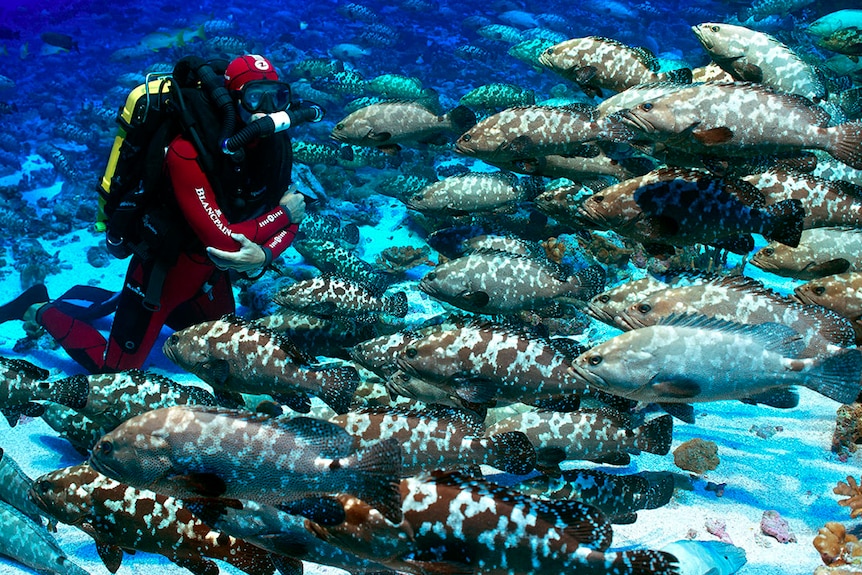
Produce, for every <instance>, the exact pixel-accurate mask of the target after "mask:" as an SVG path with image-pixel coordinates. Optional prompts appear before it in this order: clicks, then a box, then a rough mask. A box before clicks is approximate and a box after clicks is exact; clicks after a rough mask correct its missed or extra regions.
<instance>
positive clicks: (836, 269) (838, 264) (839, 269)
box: [803, 258, 850, 277]
mask: <svg viewBox="0 0 862 575" xmlns="http://www.w3.org/2000/svg"><path fill="white" fill-rule="evenodd" d="M849 269H850V262H849V261H847V260H846V259H844V258H835V259H834V260H829V261H828V262H822V263H819V264H809V265H807V266H805V268H804V270H803V271H805V272H806V273H809V274H811V275H813V276H816V277H823V276H831V275H834V274H843V273H844V272H846V271H847V270H849Z"/></svg>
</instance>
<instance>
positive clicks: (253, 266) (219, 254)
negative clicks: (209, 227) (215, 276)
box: [207, 233, 266, 273]
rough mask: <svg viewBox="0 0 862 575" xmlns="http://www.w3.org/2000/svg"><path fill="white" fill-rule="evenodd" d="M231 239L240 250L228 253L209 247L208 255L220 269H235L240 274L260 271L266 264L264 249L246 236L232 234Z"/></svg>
mask: <svg viewBox="0 0 862 575" xmlns="http://www.w3.org/2000/svg"><path fill="white" fill-rule="evenodd" d="M230 237H231V238H233V239H234V240H236V242H237V243H238V244H239V250H237V251H235V252H228V251H225V250H220V249H218V248H214V247H212V246H208V247H207V255H209V257H210V259H211V260H212V261H213V263H214V264H215V265H216V267H217V268H219V269H223V270H224V269H228V268H230V269H234V270H236V271H238V272H243V273H250V272H253V271H256V270H259V269H260V268H261V266H263V265H264V264H265V263H266V252H264V251H263V248H262V247H260V246H259V245H257V244H256V243H254V242H253V241H251V240H250V239H248V238H247V237H245V235H244V234H236V233H232V234H231V235H230Z"/></svg>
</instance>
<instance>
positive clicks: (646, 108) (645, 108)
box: [641, 102, 652, 112]
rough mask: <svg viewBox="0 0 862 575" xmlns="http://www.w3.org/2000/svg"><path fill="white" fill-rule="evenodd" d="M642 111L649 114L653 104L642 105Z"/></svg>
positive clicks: (645, 103)
mask: <svg viewBox="0 0 862 575" xmlns="http://www.w3.org/2000/svg"><path fill="white" fill-rule="evenodd" d="M641 110H643V111H644V112H649V111H650V110H652V102H644V103H643V104H641Z"/></svg>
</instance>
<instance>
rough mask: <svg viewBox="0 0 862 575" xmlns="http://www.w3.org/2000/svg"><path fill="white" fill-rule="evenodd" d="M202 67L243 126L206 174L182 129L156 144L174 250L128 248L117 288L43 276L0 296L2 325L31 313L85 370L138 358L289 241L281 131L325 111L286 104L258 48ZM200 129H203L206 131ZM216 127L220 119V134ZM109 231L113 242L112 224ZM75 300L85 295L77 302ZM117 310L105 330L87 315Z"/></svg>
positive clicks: (286, 152)
mask: <svg viewBox="0 0 862 575" xmlns="http://www.w3.org/2000/svg"><path fill="white" fill-rule="evenodd" d="M198 60H199V59H198ZM199 63H200V64H203V62H202V61H201V62H199ZM207 66H208V65H207ZM206 70H207V71H208V73H209V74H210V76H212V77H213V79H214V82H213V84H214V85H215V88H214V90H213V92H214V93H215V92H218V94H215V96H214V97H213V98H207V101H208V102H212V101H215V102H216V103H217V104H218V102H219V96H221V97H222V99H223V100H227V98H228V96H227V94H229V98H230V99H229V100H227V104H222V105H221V106H220V109H221V108H224V109H226V110H227V112H230V114H228V115H231V114H232V115H235V118H232V119H231V120H232V124H231V125H233V126H235V127H237V128H239V129H238V130H236V131H233V132H232V134H231V133H229V134H227V135H228V136H230V137H229V138H227V139H224V140H219V142H220V147H221V150H217V151H216V152H215V153H213V154H209V155H210V156H211V157H215V158H216V161H215V162H211V164H213V165H214V166H215V168H216V169H215V173H212V174H208V172H207V171H205V170H204V168H203V167H202V166H205V165H207V162H206V161H203V160H205V158H202V157H201V156H203V155H205V153H203V154H202V153H201V152H199V146H198V147H196V146H195V143H193V141H192V139H190V138H189V137H188V135H187V134H186V133H185V132H182V133H180V134H179V135H177V136H176V137H174V138H173V140H172V141H170V144H169V145H168V146H167V150H166V151H164V148H163V147H162V148H161V149H160V150H159V153H160V154H161V153H162V151H164V157H163V162H162V164H161V166H159V167H160V168H161V169H160V172H161V173H160V179H159V180H158V182H159V184H158V185H159V194H158V195H159V196H161V199H160V203H161V204H162V206H161V208H162V209H161V213H162V215H163V216H166V217H167V220H166V221H167V222H168V223H169V225H167V226H165V227H164V229H166V230H167V231H166V232H165V233H166V237H165V238H163V239H162V241H161V243H160V244H159V245H161V246H162V247H161V248H160V249H161V250H163V251H168V252H170V251H172V252H173V253H170V254H169V255H167V256H166V257H142V256H141V255H139V254H137V253H133V254H132V257H131V259H130V261H129V266H128V269H127V272H126V276H125V280H124V284H123V287H122V290H121V291H120V292H119V293H118V294H115V293H113V292H109V291H107V290H103V289H101V288H96V287H92V286H75V287H74V288H72V289H71V290H69V292H67V293H66V294H64V295H63V296H61V297H60V298H58V299H57V300H54V301H51V300H50V298H49V296H48V291H47V289H46V287H45V286H44V285H42V284H38V285H34V286H32V287H31V288H29V289H27V290H26V291H24V292H23V293H22V294H21V295H20V296H18V297H17V298H15V299H14V300H12V301H11V302H9V303H7V304H5V305H2V306H0V323H2V322H5V321H10V320H24V321H34V322H35V323H36V324H38V325H39V326H41V327H43V328H44V329H45V330H46V331H47V332H48V333H49V334H50V335H51V336H53V337H54V339H55V340H56V341H57V342H58V343H59V344H60V345H61V346H62V347H63V348H64V349H65V351H66V352H67V353H68V355H69V356H70V357H71V358H72V359H74V360H75V361H76V362H78V363H79V364H80V365H81V366H83V367H84V368H85V369H86V370H87V371H88V372H90V373H105V372H117V371H123V370H127V369H132V368H140V367H142V366H143V364H144V362H145V360H146V359H147V357H148V356H149V353H150V351H151V349H152V347H153V346H154V345H155V342H156V340H157V338H158V336H159V333H160V331H161V329H162V327H163V326H164V325H167V326H168V327H169V328H171V329H173V330H179V329H183V328H185V327H188V326H190V325H193V324H196V323H200V322H203V321H207V320H213V319H218V318H219V317H221V316H223V315H224V314H228V313H234V312H235V309H236V303H235V301H234V295H233V290H232V287H231V280H230V271H231V270H234V271H235V272H239V273H242V274H255V273H260V274H262V273H263V271H264V270H265V269H266V268H267V267H268V266H269V264H270V263H271V262H272V260H273V258H276V257H278V256H279V255H280V254H281V253H282V252H284V250H285V249H286V248H287V247H288V246H289V245H290V244H291V242H292V241H293V238H294V236H295V235H296V232H297V228H298V226H299V223H300V222H301V221H302V219H303V217H304V215H305V207H306V202H305V197H304V196H303V195H302V194H300V193H298V192H296V191H295V186H292V185H291V170H292V153H291V142H290V138H289V136H288V133H287V131H286V130H285V129H286V128H287V127H289V126H290V125H295V124H297V123H300V122H308V121H310V122H317V121H320V120H321V119H322V117H323V113H324V112H323V110H322V108H320V107H319V106H317V105H316V104H313V103H309V102H301V103H297V102H293V101H292V100H291V92H290V85H289V84H287V83H285V82H281V81H279V77H278V73H277V71H276V70H275V68H274V67H273V65H272V63H271V62H270V61H269V60H268V59H267V58H264V57H262V56H259V55H245V56H241V57H238V58H235V59H234V60H232V61H231V62H230V63H229V64H228V65H227V66H226V68H225V69H224V79H223V81H222V79H221V77H220V76H219V75H218V74H215V73H214V72H213V70H212V68H210V67H207V68H206ZM195 72H197V70H195ZM174 75H175V76H176V75H177V70H176V69H175V71H174ZM224 89H226V90H227V94H225V93H224ZM224 109H223V110H222V112H224V111H225V110H224ZM198 123H200V122H198ZM205 128H206V130H204V133H205V134H207V133H208V132H207V130H208V131H209V132H212V131H213V130H212V129H211V127H210V126H205ZM221 128H223V126H220V127H219V128H217V129H215V133H219V136H221V132H220V131H219V130H220V129H221ZM193 139H194V138H193ZM207 139H208V140H211V139H212V138H207ZM198 144H200V142H198ZM210 147H212V146H210ZM108 232H109V234H108V247H109V250H110V247H111V246H110V244H111V236H110V228H109V230H108ZM121 257H124V256H121ZM75 300H76V301H81V300H83V301H85V302H91V303H90V304H89V305H85V306H80V305H78V304H76V303H75ZM114 310H115V313H114V318H113V323H112V325H111V330H110V335H109V337H108V338H107V340H106V339H105V337H104V336H103V334H102V333H101V332H100V331H99V330H97V329H96V328H95V327H94V326H93V325H92V320H93V319H94V318H96V317H100V316H105V315H108V314H110V313H111V311H114Z"/></svg>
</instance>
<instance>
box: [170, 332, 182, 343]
mask: <svg viewBox="0 0 862 575" xmlns="http://www.w3.org/2000/svg"><path fill="white" fill-rule="evenodd" d="M179 342H180V338H179V337H178V336H177V335H176V334H174V333H172V334H171V335H170V336H169V337H168V345H177V344H178V343H179Z"/></svg>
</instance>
